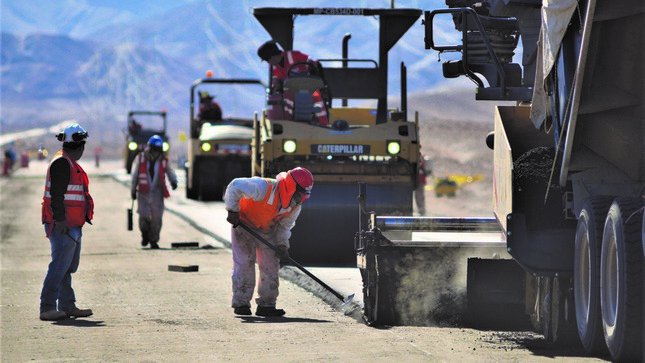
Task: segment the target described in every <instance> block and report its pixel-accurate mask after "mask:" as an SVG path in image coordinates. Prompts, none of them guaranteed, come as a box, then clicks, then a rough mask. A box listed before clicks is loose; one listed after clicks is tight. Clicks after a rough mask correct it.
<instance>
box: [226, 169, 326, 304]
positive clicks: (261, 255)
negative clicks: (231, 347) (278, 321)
mask: <svg viewBox="0 0 645 363" xmlns="http://www.w3.org/2000/svg"><path fill="white" fill-rule="evenodd" d="M313 184H314V178H313V175H312V174H311V172H309V170H307V169H305V168H300V167H298V168H295V169H292V170H289V171H287V172H282V173H280V174H278V176H277V177H276V178H275V179H269V178H259V177H253V178H237V179H233V181H231V183H230V184H229V185H228V187H227V188H226V193H225V194H224V202H225V204H226V210H227V211H228V217H227V218H226V220H227V221H228V222H229V223H231V224H232V225H233V228H232V229H231V243H232V250H233V276H232V280H233V302H232V307H233V312H234V313H235V314H237V315H251V298H252V297H253V290H254V289H255V263H256V257H257V264H258V267H259V270H260V283H259V286H258V298H257V299H255V302H256V304H257V309H256V311H255V315H258V316H282V315H284V314H285V311H284V310H283V309H276V300H277V297H278V286H279V281H278V270H279V269H280V258H283V259H287V258H288V256H289V252H288V251H289V238H290V237H291V229H292V228H293V227H294V226H295V224H296V219H297V218H298V215H299V214H300V209H301V205H302V203H304V201H305V200H307V199H309V196H310V194H311V189H312V187H313ZM240 223H244V224H245V225H247V226H248V227H250V228H252V229H253V230H255V231H256V232H257V233H258V234H260V236H262V237H263V238H264V239H266V240H267V241H268V242H269V243H272V244H273V245H275V246H276V247H277V248H278V249H279V250H280V251H281V252H280V256H278V254H276V252H274V251H273V250H272V249H271V248H269V247H268V246H265V245H264V244H261V243H260V242H259V241H256V239H255V237H253V236H252V235H251V234H249V233H248V232H247V231H245V230H244V229H243V228H235V227H237V226H238V225H239V224H240Z"/></svg>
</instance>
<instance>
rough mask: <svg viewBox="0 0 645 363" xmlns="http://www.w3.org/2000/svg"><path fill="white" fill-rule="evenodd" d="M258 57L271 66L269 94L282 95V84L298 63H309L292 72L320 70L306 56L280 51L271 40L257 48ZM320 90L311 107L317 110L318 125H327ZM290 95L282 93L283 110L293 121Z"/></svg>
mask: <svg viewBox="0 0 645 363" xmlns="http://www.w3.org/2000/svg"><path fill="white" fill-rule="evenodd" d="M258 56H259V57H260V58H261V59H262V60H264V61H266V62H268V63H269V65H271V66H272V71H271V72H272V78H271V87H270V89H271V93H276V92H278V93H282V92H283V91H282V82H283V81H284V80H285V79H287V78H288V76H289V70H290V69H291V67H292V66H294V65H296V64H298V63H309V64H310V65H309V66H307V65H305V64H302V65H296V66H294V67H293V69H291V71H292V72H295V73H298V72H307V71H309V70H310V68H314V69H316V70H319V69H320V64H319V63H318V61H316V60H315V59H312V58H310V57H309V56H308V55H307V54H305V53H302V52H300V51H297V50H289V51H282V50H280V48H279V47H278V45H277V43H276V42H275V41H273V40H270V41H267V42H265V43H264V44H262V45H261V46H260V48H258ZM321 92H323V91H322V90H316V91H314V93H313V94H312V100H313V106H314V107H315V108H318V110H317V112H316V113H315V116H316V118H317V120H318V125H321V126H327V125H329V116H328V114H327V106H326V105H325V102H324V100H323V97H322V96H323V95H322V93H321ZM292 97H293V96H292V95H289V94H287V93H284V110H285V113H287V115H288V116H289V117H290V118H292V119H293V108H294V100H293V98H292Z"/></svg>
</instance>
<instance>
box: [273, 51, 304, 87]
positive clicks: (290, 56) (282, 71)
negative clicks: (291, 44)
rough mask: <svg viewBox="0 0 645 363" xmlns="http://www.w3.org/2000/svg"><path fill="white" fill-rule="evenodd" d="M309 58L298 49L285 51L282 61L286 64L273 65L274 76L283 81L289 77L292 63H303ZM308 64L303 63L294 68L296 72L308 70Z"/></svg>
mask: <svg viewBox="0 0 645 363" xmlns="http://www.w3.org/2000/svg"><path fill="white" fill-rule="evenodd" d="M308 59H309V56H308V55H306V54H305V53H301V52H299V51H297V50H288V51H286V52H284V57H283V58H282V62H283V64H284V66H280V65H279V64H278V65H275V66H273V77H276V78H277V79H279V80H281V81H283V80H285V79H286V78H287V75H288V74H287V72H289V68H291V66H292V65H294V64H296V63H303V62H306V61H307V60H308ZM306 67H307V66H305V65H302V66H297V67H295V68H294V69H293V71H294V72H304V71H306V70H307V68H306Z"/></svg>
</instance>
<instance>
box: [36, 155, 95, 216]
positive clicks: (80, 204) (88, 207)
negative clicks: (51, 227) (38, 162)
mask: <svg viewBox="0 0 645 363" xmlns="http://www.w3.org/2000/svg"><path fill="white" fill-rule="evenodd" d="M61 157H63V158H65V159H67V162H68V163H69V168H70V173H69V184H67V191H66V192H65V195H64V199H63V205H64V206H65V220H66V222H67V225H68V226H69V227H82V226H83V225H84V224H85V221H86V220H88V221H91V220H92V218H94V201H93V200H92V196H90V181H89V178H88V177H87V174H86V173H85V170H83V168H81V166H80V165H78V163H76V162H75V161H72V159H70V158H69V157H67V155H65V154H62V155H59V156H57V157H55V158H53V159H52V161H51V163H50V164H49V168H48V169H47V179H46V181H45V194H44V195H43V203H42V205H43V208H42V221H43V223H50V224H51V223H53V222H54V212H53V211H52V206H51V202H52V197H51V194H50V188H51V176H50V173H49V171H50V169H51V165H52V164H53V163H54V161H56V160H57V159H58V158H61Z"/></svg>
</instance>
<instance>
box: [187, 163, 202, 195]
mask: <svg viewBox="0 0 645 363" xmlns="http://www.w3.org/2000/svg"><path fill="white" fill-rule="evenodd" d="M191 172H192V173H193V174H192V180H193V186H192V187H191V186H190V184H189V183H188V176H189V175H191V174H190V173H191ZM197 175H199V174H198V165H197V163H193V170H192V171H191V169H190V167H188V168H186V198H187V199H193V200H197V199H198V198H199V186H198V185H199V184H198V183H196V182H195V180H196V179H195V178H196V177H197Z"/></svg>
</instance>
